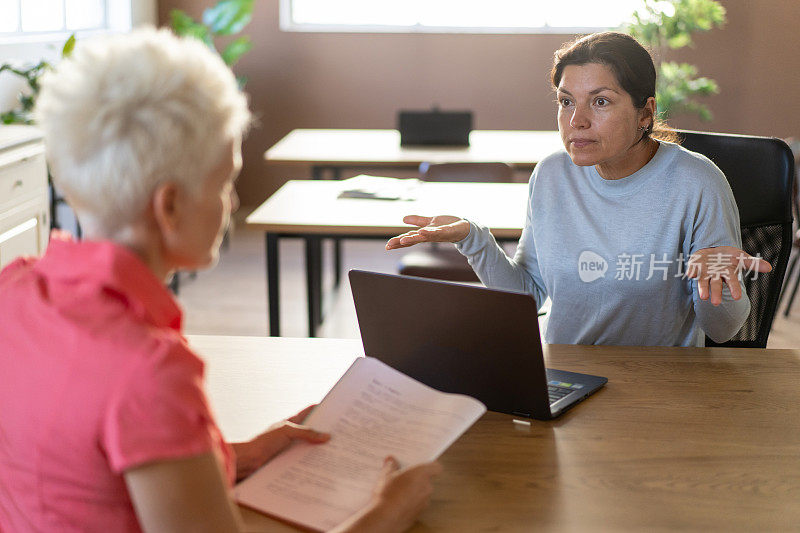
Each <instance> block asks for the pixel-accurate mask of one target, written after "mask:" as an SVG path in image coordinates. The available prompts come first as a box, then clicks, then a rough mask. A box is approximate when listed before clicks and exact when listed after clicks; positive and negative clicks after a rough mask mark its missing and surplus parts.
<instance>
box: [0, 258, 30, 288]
mask: <svg viewBox="0 0 800 533" xmlns="http://www.w3.org/2000/svg"><path fill="white" fill-rule="evenodd" d="M35 264H36V258H34V257H18V258H17V259H15V260H13V261H12V262H11V263H9V264H8V265H6V267H5V268H3V269H2V270H0V285H6V284H9V283H13V282H14V280H17V279H19V278H20V276H24V275H25V274H26V273H27V272H30V270H31V268H32V267H33V265H35Z"/></svg>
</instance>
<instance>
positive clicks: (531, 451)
mask: <svg viewBox="0 0 800 533" xmlns="http://www.w3.org/2000/svg"><path fill="white" fill-rule="evenodd" d="M189 342H190V344H191V345H192V346H193V347H194V348H195V349H196V350H197V351H198V352H199V354H200V355H201V356H202V357H203V358H204V359H205V360H206V363H207V380H206V383H207V391H208V395H209V398H210V400H211V405H212V408H213V409H214V411H215V412H216V415H217V418H218V421H219V425H220V428H221V429H222V432H223V434H224V435H225V437H226V438H228V439H229V440H242V439H248V438H251V437H253V436H255V435H257V434H258V433H260V432H261V431H263V430H264V429H266V427H267V426H268V425H270V424H271V423H273V422H275V421H277V420H278V419H280V418H283V417H286V416H289V415H291V414H294V413H295V412H297V411H299V410H300V409H301V408H303V407H305V406H306V405H307V404H309V403H313V402H317V401H319V400H320V399H321V398H322V397H323V396H324V394H325V393H326V392H327V391H328V389H329V388H330V387H331V386H332V385H333V384H334V383H335V382H336V381H337V379H338V378H339V376H340V375H341V374H342V373H343V372H344V370H345V369H346V368H347V367H348V366H349V365H350V363H351V362H352V361H353V359H354V358H355V357H356V356H358V355H359V354H362V353H363V351H362V348H361V345H360V343H359V342H358V341H355V340H338V339H278V338H268V337H266V338H265V337H207V336H190V337H189ZM545 359H546V361H547V365H548V366H549V367H553V368H563V369H565V370H574V371H577V372H585V373H590V374H597V375H602V376H607V377H608V378H609V381H608V385H607V386H606V387H604V388H603V389H601V390H600V391H599V392H598V393H596V394H595V395H593V396H591V397H590V398H589V399H587V400H586V401H585V402H583V403H581V404H579V405H578V406H577V407H575V408H574V409H573V410H571V411H568V412H567V413H566V414H565V415H564V416H562V417H561V418H559V419H557V420H555V421H550V422H543V421H535V420H534V421H532V423H531V425H530V426H520V425H517V424H514V423H512V422H511V420H512V417H511V416H509V415H503V414H499V413H492V412H489V413H486V414H485V415H484V416H483V417H482V418H481V419H480V420H479V421H478V422H477V423H476V424H475V425H474V426H473V427H472V428H471V429H470V430H469V431H467V433H466V434H464V436H462V437H461V438H460V439H459V440H458V441H457V442H456V443H455V444H453V446H452V447H451V448H450V449H449V450H447V451H446V452H445V453H444V455H443V456H442V457H441V462H442V464H443V465H444V473H443V474H442V475H441V476H440V477H439V479H438V480H437V482H436V490H435V492H434V495H433V499H432V502H431V506H430V507H429V508H428V509H427V510H426V511H425V512H424V513H423V514H422V516H421V518H420V522H419V524H418V525H417V526H416V527H415V528H414V529H413V530H412V531H420V532H422V531H425V532H436V531H443V532H453V531H503V532H517V531H519V532H523V531H524V532H528V531H556V532H558V533H565V532H571V531H580V532H584V531H615V532H620V531H637V532H638V531H759V532H760V531H788V530H796V529H797V527H798V524H800V408H799V407H798V406H800V386H798V384H800V350H763V349H744V348H637V347H603V346H565V345H562V346H560V345H550V346H546V348H545ZM243 515H244V518H245V521H246V524H247V528H248V531H296V530H294V529H292V528H291V527H289V526H286V525H284V524H281V523H278V522H277V521H274V520H272V519H270V518H268V517H266V516H264V515H261V514H259V513H256V512H254V511H250V510H247V509H243Z"/></svg>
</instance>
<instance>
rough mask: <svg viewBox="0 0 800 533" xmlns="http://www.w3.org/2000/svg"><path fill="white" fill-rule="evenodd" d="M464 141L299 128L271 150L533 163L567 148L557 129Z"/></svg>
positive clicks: (307, 160) (322, 160) (331, 156)
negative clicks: (415, 142)
mask: <svg viewBox="0 0 800 533" xmlns="http://www.w3.org/2000/svg"><path fill="white" fill-rule="evenodd" d="M469 140H470V145H469V146H465V147H448V146H444V147H433V146H425V147H421V146H420V147H408V146H400V133H399V132H398V131H397V130H357V129H297V130H293V131H292V132H290V133H289V134H288V135H287V136H286V137H284V138H283V139H281V140H280V141H278V143H276V144H275V146H273V147H272V148H270V149H269V150H267V152H266V153H265V154H264V158H265V159H266V160H267V161H270V162H276V163H303V164H316V165H325V164H327V165H348V164H349V165H369V164H377V165H393V166H394V165H396V166H418V165H419V164H420V163H422V162H423V161H427V162H429V163H474V162H502V163H508V164H510V165H516V166H523V167H531V166H533V165H535V164H536V163H538V162H539V161H541V160H542V159H543V158H544V157H545V156H546V155H548V154H550V153H552V152H555V151H558V150H561V149H563V148H564V146H563V144H562V143H561V138H560V137H559V134H558V132H557V131H523V130H518V131H511V130H474V131H473V132H472V133H470V136H469Z"/></svg>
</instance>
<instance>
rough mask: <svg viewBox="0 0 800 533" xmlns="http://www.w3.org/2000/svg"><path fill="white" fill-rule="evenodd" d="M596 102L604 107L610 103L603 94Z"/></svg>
mask: <svg viewBox="0 0 800 533" xmlns="http://www.w3.org/2000/svg"><path fill="white" fill-rule="evenodd" d="M594 103H595V105H597V106H599V107H604V106H607V105H608V100H606V98H605V97H603V96H601V97H599V98H598V99H597V100H595V101H594Z"/></svg>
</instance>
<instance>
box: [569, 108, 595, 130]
mask: <svg viewBox="0 0 800 533" xmlns="http://www.w3.org/2000/svg"><path fill="white" fill-rule="evenodd" d="M569 125H570V126H572V127H573V128H574V129H576V130H585V129H586V128H588V127H589V126H591V122H590V121H589V114H588V112H587V111H586V110H585V109H584V108H583V107H582V106H577V105H576V106H575V111H573V112H572V116H571V117H570V119H569Z"/></svg>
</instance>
